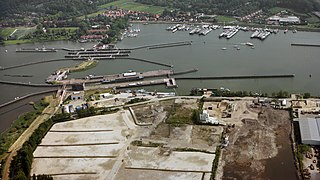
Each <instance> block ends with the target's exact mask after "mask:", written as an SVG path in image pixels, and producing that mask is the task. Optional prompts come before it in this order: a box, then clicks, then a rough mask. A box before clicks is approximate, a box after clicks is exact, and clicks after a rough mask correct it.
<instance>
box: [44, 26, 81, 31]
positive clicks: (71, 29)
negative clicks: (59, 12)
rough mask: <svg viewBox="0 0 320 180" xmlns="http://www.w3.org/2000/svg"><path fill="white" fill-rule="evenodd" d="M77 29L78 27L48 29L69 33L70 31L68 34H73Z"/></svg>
mask: <svg viewBox="0 0 320 180" xmlns="http://www.w3.org/2000/svg"><path fill="white" fill-rule="evenodd" d="M78 29H79V27H66V28H49V30H50V31H61V30H66V31H69V30H70V32H75V31H76V30H78Z"/></svg>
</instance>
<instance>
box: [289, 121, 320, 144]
mask: <svg viewBox="0 0 320 180" xmlns="http://www.w3.org/2000/svg"><path fill="white" fill-rule="evenodd" d="M294 120H295V121H298V122H299V127H300V135H301V142H302V144H310V145H320V118H299V119H294Z"/></svg>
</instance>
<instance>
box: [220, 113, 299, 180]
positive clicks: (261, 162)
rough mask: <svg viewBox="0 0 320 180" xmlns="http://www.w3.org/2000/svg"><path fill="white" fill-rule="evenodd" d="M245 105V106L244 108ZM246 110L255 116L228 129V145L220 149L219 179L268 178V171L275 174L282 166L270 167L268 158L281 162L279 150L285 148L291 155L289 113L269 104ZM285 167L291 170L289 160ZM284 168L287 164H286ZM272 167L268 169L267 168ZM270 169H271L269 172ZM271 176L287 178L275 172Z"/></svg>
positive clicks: (255, 179) (291, 165)
mask: <svg viewBox="0 0 320 180" xmlns="http://www.w3.org/2000/svg"><path fill="white" fill-rule="evenodd" d="M247 108H248V107H247ZM248 111H251V112H257V113H258V118H257V119H246V118H244V119H239V120H240V121H241V122H242V124H241V125H238V126H236V127H235V128H230V132H229V133H228V135H229V140H230V144H229V146H228V147H226V148H225V149H223V153H222V154H223V156H222V162H221V163H220V164H221V165H224V168H223V177H222V179H254V180H257V179H269V177H270V172H271V173H273V174H276V173H277V171H280V172H281V171H283V169H281V168H279V169H275V168H274V169H272V168H273V167H272V166H270V162H269V161H274V160H275V159H277V160H279V162H273V163H276V164H277V163H278V164H279V163H288V162H282V161H283V159H282V157H279V155H282V154H280V153H278V152H279V151H283V150H284V148H285V149H286V151H287V153H291V154H292V150H291V148H290V132H291V125H290V116H289V112H288V111H285V110H274V109H272V108H270V107H262V108H254V109H252V108H248ZM286 161H290V162H289V165H288V168H290V169H292V170H290V172H294V165H293V164H290V163H291V162H292V163H293V158H292V160H290V158H289V159H287V160H286ZM285 168H286V167H285ZM270 170H271V171H270ZM272 171H273V172H272ZM278 174H279V176H277V177H275V176H273V178H272V179H281V178H282V179H283V178H285V179H287V178H286V177H287V175H286V174H283V175H282V177H281V173H278Z"/></svg>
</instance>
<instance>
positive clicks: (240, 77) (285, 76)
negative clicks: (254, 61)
mask: <svg viewBox="0 0 320 180" xmlns="http://www.w3.org/2000/svg"><path fill="white" fill-rule="evenodd" d="M294 76H295V75H294V74H280V75H249V76H202V77H176V78H175V79H176V80H212V79H216V80H224V79H267V78H294Z"/></svg>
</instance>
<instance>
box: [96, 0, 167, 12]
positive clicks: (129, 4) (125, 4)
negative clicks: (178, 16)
mask: <svg viewBox="0 0 320 180" xmlns="http://www.w3.org/2000/svg"><path fill="white" fill-rule="evenodd" d="M110 6H116V7H118V8H121V9H126V10H132V11H141V12H148V13H151V14H161V13H162V12H163V11H164V9H165V7H160V6H152V5H146V4H141V3H136V2H134V1H132V0H119V1H114V2H111V3H107V4H103V5H101V6H99V9H106V8H109V7H110Z"/></svg>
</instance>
